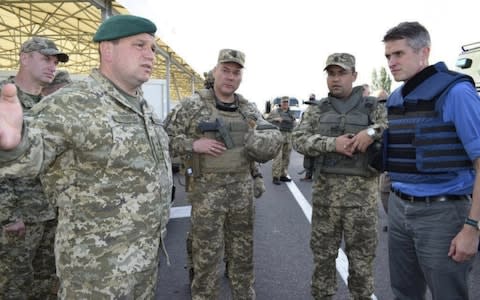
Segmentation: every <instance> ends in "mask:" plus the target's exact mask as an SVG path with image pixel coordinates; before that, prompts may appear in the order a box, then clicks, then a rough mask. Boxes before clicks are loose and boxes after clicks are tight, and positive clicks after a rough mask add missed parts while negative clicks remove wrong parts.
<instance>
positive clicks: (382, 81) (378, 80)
mask: <svg viewBox="0 0 480 300" xmlns="http://www.w3.org/2000/svg"><path fill="white" fill-rule="evenodd" d="M372 87H373V89H374V90H385V92H387V93H388V94H390V90H391V88H392V79H391V78H390V75H388V73H387V70H385V67H381V68H380V71H379V72H378V73H377V70H376V69H373V72H372Z"/></svg>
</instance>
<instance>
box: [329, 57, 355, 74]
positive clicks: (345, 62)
mask: <svg viewBox="0 0 480 300" xmlns="http://www.w3.org/2000/svg"><path fill="white" fill-rule="evenodd" d="M332 65H335V66H339V67H342V68H343V69H345V70H352V69H353V68H355V56H353V55H351V54H349V53H333V54H331V55H330V56H329V57H328V58H327V62H326V63H325V68H324V70H326V69H327V68H328V67H329V66H332Z"/></svg>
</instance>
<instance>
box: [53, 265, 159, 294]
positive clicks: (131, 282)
mask: <svg viewBox="0 0 480 300" xmlns="http://www.w3.org/2000/svg"><path fill="white" fill-rule="evenodd" d="M157 273H158V269H157V268H154V269H151V270H147V271H143V272H137V273H133V274H128V275H123V276H121V275H119V276H114V277H109V278H102V279H101V280H94V281H88V280H84V278H85V277H86V276H75V275H73V276H71V277H70V276H69V277H68V278H62V281H61V286H60V292H59V299H62V300H71V299H75V300H114V299H122V300H152V299H155V290H156V286H157V275H158V274H157ZM79 278H81V279H79Z"/></svg>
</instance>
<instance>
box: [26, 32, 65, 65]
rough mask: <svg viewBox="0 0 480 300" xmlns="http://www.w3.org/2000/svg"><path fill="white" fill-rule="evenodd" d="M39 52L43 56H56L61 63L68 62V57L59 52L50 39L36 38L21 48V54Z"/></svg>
mask: <svg viewBox="0 0 480 300" xmlns="http://www.w3.org/2000/svg"><path fill="white" fill-rule="evenodd" d="M34 51H38V52H39V53H41V54H43V55H54V56H56V57H57V58H58V61H60V62H67V61H68V55H67V54H65V53H63V52H61V51H60V50H58V48H57V46H56V45H55V43H54V42H53V41H51V40H49V39H46V38H43V37H38V36H34V37H32V38H31V39H29V40H28V41H26V42H25V43H23V44H22V47H21V48H20V53H29V52H34Z"/></svg>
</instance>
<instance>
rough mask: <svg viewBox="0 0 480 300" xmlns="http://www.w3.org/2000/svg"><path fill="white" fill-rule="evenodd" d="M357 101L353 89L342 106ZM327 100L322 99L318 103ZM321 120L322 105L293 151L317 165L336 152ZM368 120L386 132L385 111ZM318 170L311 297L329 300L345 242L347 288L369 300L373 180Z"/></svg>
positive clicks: (314, 108) (300, 130)
mask: <svg viewBox="0 0 480 300" xmlns="http://www.w3.org/2000/svg"><path fill="white" fill-rule="evenodd" d="M360 97H363V96H362V87H355V88H354V89H353V91H352V93H351V95H350V97H349V99H346V101H345V102H349V101H357V100H358V98H360ZM330 99H331V98H325V99H322V100H321V101H320V103H321V102H322V101H329V100H330ZM348 113H349V112H348ZM348 113H347V114H348ZM322 114H323V112H322V111H321V104H315V105H311V106H309V107H308V108H307V111H306V112H305V113H304V115H303V118H302V121H301V122H300V124H299V125H298V126H297V127H296V128H295V129H294V131H293V147H294V149H295V150H297V151H298V152H300V153H302V154H304V155H309V156H313V157H315V159H316V163H317V161H318V157H319V155H322V154H325V153H332V152H335V136H325V135H321V134H319V133H317V130H318V128H319V126H322V125H320V123H319V120H320V119H321V115H322ZM368 117H369V119H370V120H371V121H372V123H373V124H374V125H373V126H375V127H377V128H379V129H382V128H385V127H386V113H385V108H384V106H382V105H376V106H374V108H372V110H371V113H370V115H369V116H368ZM366 127H367V126H366ZM366 127H365V128H366ZM342 134H344V133H342ZM339 135H340V134H339ZM319 169H320V168H317V167H315V170H314V178H313V180H314V182H313V185H312V205H313V208H312V209H313V210H312V237H311V241H310V247H311V249H312V252H313V257H314V265H315V267H314V273H313V276H312V295H313V297H314V298H315V299H332V297H333V295H334V294H335V292H336V289H337V283H336V278H337V276H336V264H335V260H336V257H337V254H338V248H339V246H340V243H341V240H342V237H343V238H344V240H345V253H346V255H347V257H348V260H349V277H348V288H349V290H350V294H351V297H352V298H353V299H365V300H366V299H370V296H371V294H372V293H373V289H374V287H373V260H374V258H375V248H376V245H377V231H376V224H377V206H376V199H377V198H376V195H377V193H376V192H377V185H376V183H377V177H375V176H371V177H364V176H354V175H345V174H332V173H328V174H327V173H323V172H322V171H321V170H319Z"/></svg>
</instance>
